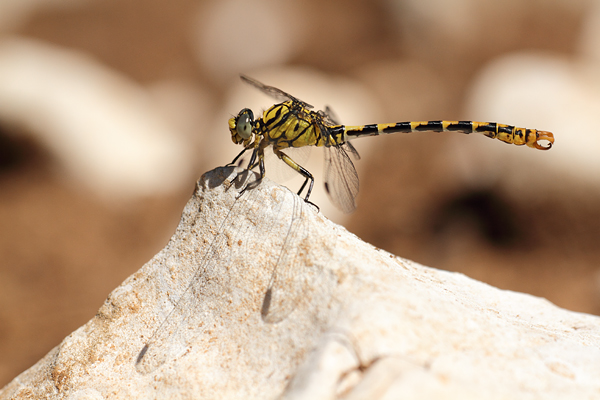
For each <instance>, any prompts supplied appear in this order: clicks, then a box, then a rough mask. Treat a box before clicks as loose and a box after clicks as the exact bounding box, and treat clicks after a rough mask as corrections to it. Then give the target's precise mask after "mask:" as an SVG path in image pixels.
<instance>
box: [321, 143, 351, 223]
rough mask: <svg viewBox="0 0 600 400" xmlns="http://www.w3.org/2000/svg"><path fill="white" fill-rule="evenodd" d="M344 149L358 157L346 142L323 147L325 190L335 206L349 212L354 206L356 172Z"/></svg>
mask: <svg viewBox="0 0 600 400" xmlns="http://www.w3.org/2000/svg"><path fill="white" fill-rule="evenodd" d="M346 150H347V151H349V152H350V153H351V154H352V155H354V156H356V157H358V152H357V151H356V149H355V148H354V146H352V145H351V144H350V143H348V142H346V143H344V144H341V145H338V146H330V147H326V148H325V190H326V191H327V194H328V195H329V197H330V198H331V202H332V203H333V204H334V205H335V206H336V207H337V208H339V209H340V210H342V211H343V212H345V213H350V212H352V211H354V209H355V208H356V201H355V200H356V195H357V194H358V174H357V173H356V169H355V168H354V164H352V160H350V157H349V156H348V153H346Z"/></svg>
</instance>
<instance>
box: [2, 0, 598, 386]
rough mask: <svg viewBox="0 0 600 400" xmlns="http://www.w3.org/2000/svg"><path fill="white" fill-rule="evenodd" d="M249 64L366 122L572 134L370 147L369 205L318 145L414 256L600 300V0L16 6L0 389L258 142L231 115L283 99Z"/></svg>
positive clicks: (395, 249) (10, 51)
mask: <svg viewBox="0 0 600 400" xmlns="http://www.w3.org/2000/svg"><path fill="white" fill-rule="evenodd" d="M240 73H244V74H248V75H250V76H252V77H254V78H256V79H259V80H261V81H262V82H264V83H266V84H269V85H273V86H276V87H279V88H281V89H282V90H284V91H287V92H289V93H291V94H293V95H295V96H296V97H299V98H301V99H303V100H305V101H307V102H309V103H311V104H313V105H314V106H315V107H316V108H317V109H321V108H323V107H324V106H325V105H330V106H331V107H332V108H333V110H334V111H335V112H336V114H337V115H338V117H339V119H340V120H341V121H342V122H343V123H345V124H349V125H353V124H365V123H375V122H398V121H406V120H428V119H450V120H455V119H472V120H479V121H493V122H501V123H507V124H513V125H518V126H524V127H528V128H536V129H542V130H549V131H552V132H554V134H555V137H556V143H555V146H554V148H553V149H552V150H550V151H547V152H543V151H538V150H534V149H530V148H527V147H516V146H508V145H506V144H504V143H502V142H500V141H497V140H490V139H488V138H485V137H483V136H481V135H469V136H466V135H462V134H459V133H447V134H440V133H419V134H412V135H402V134H397V135H390V136H386V137H383V136H382V137H376V138H365V139H361V140H358V141H355V142H354V144H355V145H356V147H357V148H358V150H359V151H360V152H361V155H362V160H360V161H357V162H356V163H355V164H356V167H357V170H358V172H359V175H360V179H361V191H360V194H359V197H358V209H357V210H356V211H355V212H354V213H353V214H350V215H341V214H340V213H338V212H337V211H336V210H335V209H333V207H332V206H331V204H330V202H329V200H328V199H327V198H326V197H325V196H324V195H323V190H322V186H323V180H322V173H321V172H322V171H321V169H322V165H321V164H322V161H321V157H322V153H321V150H320V149H314V150H313V151H312V152H311V159H310V160H309V161H307V163H306V165H307V167H308V169H309V170H310V171H311V172H313V174H315V176H316V179H317V181H316V188H317V189H316V192H315V194H314V197H313V198H312V200H313V201H315V202H316V203H317V204H319V206H320V207H321V210H322V211H323V212H324V214H325V215H327V216H329V217H331V218H332V219H334V220H335V221H337V222H339V223H342V224H344V225H345V226H346V227H347V228H348V229H349V230H350V231H351V232H353V233H355V234H356V235H358V236H359V237H361V238H362V239H364V240H365V241H368V242H370V243H372V244H373V245H375V246H377V247H380V248H383V249H385V250H387V251H389V252H391V253H394V254H396V255H398V256H401V257H405V258H409V259H412V260H414V261H417V262H419V263H422V264H425V265H428V266H430V267H435V268H440V269H446V270H451V271H460V272H462V273H465V274H467V275H468V276H470V277H473V278H475V279H479V280H482V281H484V282H487V283H489V284H491V285H493V286H497V287H499V288H502V289H509V290H515V291H521V292H527V293H531V294H533V295H536V296H542V297H545V298H547V299H549V300H550V301H552V302H554V303H555V304H557V305H558V306H561V307H565V308H568V309H571V310H576V311H582V312H587V313H594V314H599V313H600V269H599V267H600V264H599V261H600V246H598V239H599V238H600V156H599V155H598V151H599V150H600V136H599V135H598V133H597V132H596V130H597V120H596V119H597V117H598V116H600V2H598V1H592V0H485V1H481V0H377V1H373V0H371V1H360V0H345V1H336V0H333V1H328V2H323V1H316V0H308V1H304V2H302V3H300V2H282V1H276V0H257V1H250V2H248V1H241V0H205V1H192V0H175V1H171V2H168V4H167V3H165V2H164V1H159V0H120V1H99V0H51V1H48V0H45V1H40V0H2V1H1V2H0V387H1V386H3V385H4V384H6V383H8V382H9V381H10V380H11V379H12V378H14V377H15V376H16V375H17V374H18V373H20V372H22V371H23V370H25V369H27V368H28V367H30V366H31V365H33V364H34V363H35V362H36V361H37V360H39V359H40V358H41V357H43V356H44V355H45V354H46V353H47V352H48V351H49V350H50V349H51V348H52V347H54V346H56V345H57V344H58V343H59V342H60V341H61V340H62V339H63V338H64V337H65V336H66V335H68V334H69V333H70V332H72V331H73V330H75V329H76V328H78V327H79V326H81V325H82V324H84V323H85V322H87V321H88V320H89V319H90V318H92V317H93V316H94V314H95V312H96V310H97V309H98V308H99V307H100V305H101V304H102V302H103V301H104V299H105V298H106V296H107V295H108V293H109V292H110V291H111V290H113V289H114V288H115V287H116V286H117V285H119V283H120V282H121V281H123V280H124V279H125V278H126V277H127V276H128V275H130V274H131V273H133V272H134V271H136V270H137V269H139V268H140V267H141V266H142V265H143V264H144V263H145V262H146V261H148V260H149V259H150V258H152V256H153V255H154V254H156V253H157V252H158V251H159V250H160V249H161V248H163V247H164V246H165V244H166V243H167V241H168V239H169V238H170V236H171V235H172V234H173V232H174V230H175V228H176V226H177V224H178V222H179V217H180V214H181V211H182V209H183V207H184V205H185V203H186V202H187V200H188V199H189V197H190V195H191V194H192V192H193V190H194V184H195V181H196V180H197V179H198V178H199V177H200V175H202V173H204V172H206V171H208V170H211V169H213V168H215V167H217V166H221V165H225V164H226V163H228V162H230V161H231V160H232V159H233V157H234V156H235V155H236V154H237V153H238V152H239V151H240V150H241V148H239V147H238V146H235V145H234V144H233V143H232V142H231V140H230V135H229V131H228V129H227V119H228V118H229V117H230V116H232V115H235V114H237V113H238V112H239V110H240V109H241V108H243V107H251V108H253V109H254V111H255V113H259V112H260V111H261V110H264V109H266V108H268V107H269V106H270V105H272V104H273V100H272V99H269V98H267V97H266V96H264V95H263V94H261V93H260V92H258V91H257V90H255V89H254V88H252V87H250V86H248V85H244V84H243V83H242V82H240V80H239V78H238V75H239V74H240ZM267 168H268V171H269V172H271V171H272V170H273V171H275V168H271V167H269V166H268V167H267ZM300 182H301V181H298V180H297V179H296V180H293V179H292V180H288V181H285V182H284V183H285V184H286V185H287V186H288V187H290V188H291V189H292V190H294V191H296V190H297V189H298V188H299V184H300Z"/></svg>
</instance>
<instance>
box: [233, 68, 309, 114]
mask: <svg viewBox="0 0 600 400" xmlns="http://www.w3.org/2000/svg"><path fill="white" fill-rule="evenodd" d="M240 78H241V79H242V81H244V82H246V83H248V84H250V85H252V86H254V87H255V88H257V89H258V90H260V91H261V92H263V93H264V94H266V95H268V96H271V97H272V98H274V99H275V100H277V101H288V100H291V101H294V102H297V103H300V104H301V105H302V106H303V107H306V108H308V109H311V108H313V106H311V105H310V104H308V103H306V102H304V101H302V100H300V99H298V98H296V97H294V96H292V95H291V94H289V93H286V92H284V91H283V90H281V89H277V88H276V87H273V86H269V85H265V84H264V83H261V82H259V81H257V80H256V79H253V78H250V77H249V76H246V75H240Z"/></svg>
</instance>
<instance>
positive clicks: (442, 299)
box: [0, 168, 600, 399]
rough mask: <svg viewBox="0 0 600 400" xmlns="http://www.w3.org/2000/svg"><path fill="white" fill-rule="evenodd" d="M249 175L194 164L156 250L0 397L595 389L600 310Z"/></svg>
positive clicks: (513, 394) (374, 395) (446, 394)
mask: <svg viewBox="0 0 600 400" xmlns="http://www.w3.org/2000/svg"><path fill="white" fill-rule="evenodd" d="M240 171H241V170H240ZM253 179H255V177H254V175H252V174H246V173H238V174H236V173H234V169H233V168H220V169H217V170H215V171H212V172H210V173H207V174H205V175H204V177H203V179H201V180H200V181H199V183H198V187H197V191H196V193H195V194H194V196H193V197H192V199H191V200H190V201H189V203H188V204H187V206H186V207H185V209H184V211H183V215H182V219H181V223H180V225H179V227H178V228H177V231H176V233H175V234H174V235H173V237H172V239H171V241H170V242H169V244H168V245H167V246H166V247H165V248H164V250H162V251H161V252H159V253H158V254H157V255H156V256H155V257H154V258H153V259H152V260H151V261H150V262H148V263H147V264H146V265H145V266H144V267H143V268H142V269H140V270H139V271H138V272H137V273H135V274H134V275H132V276H131V277H129V278H128V279H127V280H126V281H125V282H123V284H122V285H121V286H120V287H118V288H117V289H115V290H114V291H113V292H112V293H111V294H110V295H109V296H108V298H107V300H106V302H105V303H104V304H103V305H102V307H101V308H100V310H99V311H98V313H97V314H96V316H95V317H94V318H93V319H92V320H90V321H89V322H88V323H87V324H86V325H84V326H83V327H81V328H80V329H78V330H77V331H75V332H73V333H72V334H71V335H69V336H68V337H67V338H65V340H64V341H63V342H62V343H61V344H60V345H58V346H57V347H56V348H54V349H53V350H52V351H50V353H48V355H46V356H45V357H44V358H43V359H42V360H41V361H39V362H38V363H37V364H36V365H35V366H33V367H32V368H31V369H29V370H28V371H26V372H24V373H23V374H21V375H20V376H18V377H17V378H15V380H13V381H12V382H11V383H10V384H8V385H7V386H6V387H5V388H4V389H3V390H2V391H0V399H11V398H49V399H59V398H60V399H63V398H64V399H123V398H152V399H155V398H159V399H167V398H169V399H188V398H194V399H200V398H205V399H239V398H244V399H253V398H260V399H268V398H278V397H281V398H286V399H332V398H344V399H359V398H361V399H362V398H369V399H393V398H402V399H482V398H484V399H541V398H543V399H565V398H573V399H591V398H598V397H599V396H600V380H599V379H598V377H599V376H600V318H598V317H595V316H590V315H584V314H579V313H575V312H570V311H566V310H563V309H560V308H558V307H556V306H554V305H552V304H551V303H549V302H548V301H546V300H544V299H540V298H536V297H533V296H530V295H526V294H520V293H514V292H509V291H502V290H498V289H495V288H493V287H490V286H488V285H486V284H483V283H481V282H477V281H474V280H472V279H470V278H467V277H465V276H464V275H461V274H457V273H452V272H445V271H438V270H435V269H432V268H428V267H424V266H421V265H418V264H416V263H414V262H411V261H408V260H404V259H401V258H399V257H396V256H394V255H391V254H389V253H387V252H385V251H382V250H379V249H376V248H374V247H373V246H371V245H369V244H367V243H364V242H362V241H361V240H360V239H359V238H357V237H355V236H354V235H352V234H350V233H348V232H347V231H346V230H345V229H344V228H342V227H340V226H337V225H334V224H333V223H331V222H330V221H328V220H327V219H326V218H324V217H323V216H322V214H320V213H318V212H317V211H316V210H315V209H314V207H313V206H311V205H308V204H306V203H304V202H303V201H302V200H301V199H300V198H298V197H297V196H295V195H294V194H292V193H291V192H290V191H289V190H287V189H285V188H282V187H280V186H276V185H274V184H272V183H271V182H269V181H266V180H265V181H264V182H262V183H261V184H260V185H258V186H255V187H253V188H250V189H248V190H246V191H245V192H243V194H242V195H241V196H240V191H241V188H242V187H243V185H244V182H249V181H252V180H253ZM275 266H276V267H277V268H275V269H274V267H275ZM190 281H191V282H192V284H191V286H190ZM142 349H144V350H142Z"/></svg>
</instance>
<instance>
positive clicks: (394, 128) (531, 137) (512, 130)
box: [345, 121, 554, 150]
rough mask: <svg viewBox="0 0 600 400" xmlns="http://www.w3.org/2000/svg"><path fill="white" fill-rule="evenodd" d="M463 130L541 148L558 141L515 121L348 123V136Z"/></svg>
mask: <svg viewBox="0 0 600 400" xmlns="http://www.w3.org/2000/svg"><path fill="white" fill-rule="evenodd" d="M423 131H433V132H452V131H454V132H461V133H474V132H476V133H481V134H483V135H485V136H487V137H490V138H492V139H498V140H501V141H503V142H505V143H510V144H515V145H517V146H522V145H527V146H529V147H533V148H536V149H539V150H548V149H549V148H551V147H552V144H553V143H554V135H552V133H551V132H546V131H538V130H536V129H526V128H518V127H516V126H512V125H504V124H497V123H495V122H476V121H413V122H398V123H395V124H371V125H363V126H346V127H345V132H346V137H347V139H352V138H354V137H361V136H376V135H385V134H391V133H411V132H423ZM540 140H546V141H548V143H549V144H548V146H542V145H540V144H539V143H538V141H540Z"/></svg>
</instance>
